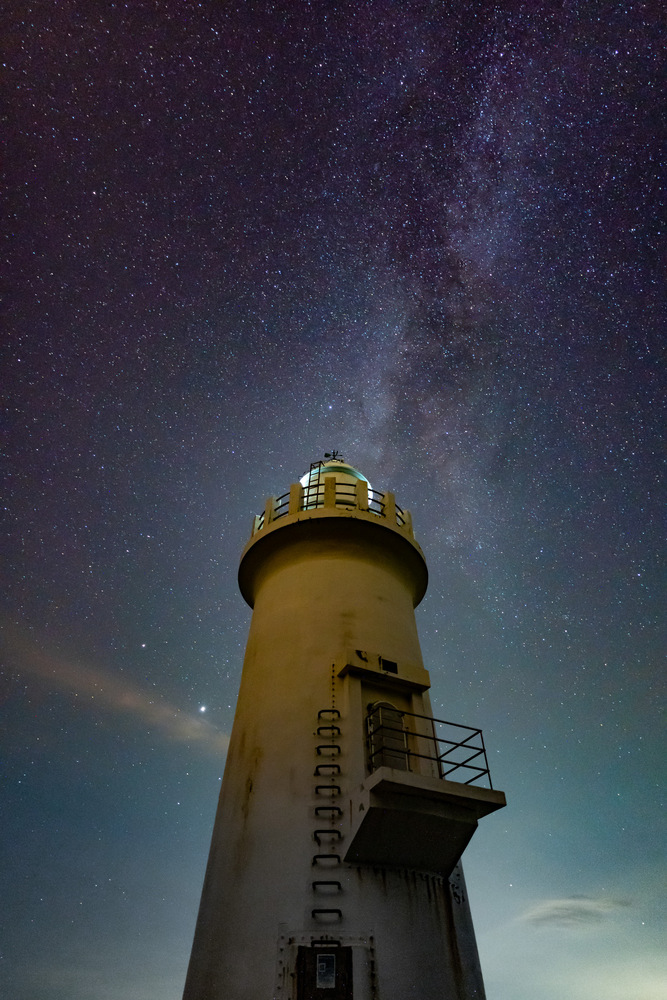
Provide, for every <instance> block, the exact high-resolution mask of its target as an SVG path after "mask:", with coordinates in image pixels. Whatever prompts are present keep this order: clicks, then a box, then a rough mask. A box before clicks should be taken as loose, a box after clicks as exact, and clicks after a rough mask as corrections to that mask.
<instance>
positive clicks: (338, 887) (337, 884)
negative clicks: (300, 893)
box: [313, 879, 343, 892]
mask: <svg viewBox="0 0 667 1000" xmlns="http://www.w3.org/2000/svg"><path fill="white" fill-rule="evenodd" d="M322 886H326V887H327V888H330V887H331V886H334V887H335V890H336V892H342V891H343V886H342V885H341V884H340V882H337V881H335V880H333V879H331V880H329V881H324V882H322V881H320V882H313V889H314V890H315V892H318V891H319V889H320V888H321V887H322Z"/></svg>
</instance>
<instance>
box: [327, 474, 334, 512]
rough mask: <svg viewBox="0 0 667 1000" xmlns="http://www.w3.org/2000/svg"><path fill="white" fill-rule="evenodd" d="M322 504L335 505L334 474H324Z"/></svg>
mask: <svg viewBox="0 0 667 1000" xmlns="http://www.w3.org/2000/svg"><path fill="white" fill-rule="evenodd" d="M324 506H325V507H335V506H336V477H335V476H325V477H324Z"/></svg>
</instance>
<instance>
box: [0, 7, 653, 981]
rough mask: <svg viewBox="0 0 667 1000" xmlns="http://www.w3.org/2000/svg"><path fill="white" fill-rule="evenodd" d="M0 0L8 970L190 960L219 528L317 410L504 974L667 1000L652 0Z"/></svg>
mask: <svg viewBox="0 0 667 1000" xmlns="http://www.w3.org/2000/svg"><path fill="white" fill-rule="evenodd" d="M9 8H10V17H9V18H8V19H7V25H6V29H5V32H4V35H5V59H4V62H5V70H4V73H5V82H6V88H5V92H6V94H7V96H8V101H7V108H8V114H7V125H6V129H7V134H8V136H9V139H10V155H9V157H8V159H7V161H6V164H5V173H4V191H5V195H6V198H5V203H6V208H7V213H6V219H7V220H8V223H7V224H6V228H5V233H4V235H5V239H4V241H3V242H4V247H5V252H4V254H3V258H4V263H3V271H4V274H5V280H4V285H5V295H4V305H3V330H5V331H6V334H5V335H3V338H2V345H3V346H2V350H3V368H2V371H3V375H2V387H3V396H4V399H5V404H6V406H5V414H6V420H5V422H4V430H3V437H4V448H3V452H4V458H3V466H4V475H3V479H4V482H5V484H6V489H5V491H4V502H3V526H4V530H3V540H4V545H3V549H4V559H3V565H4V570H3V579H2V592H3V598H4V600H3V605H2V612H1V615H0V625H1V626H2V633H3V656H2V668H1V669H2V673H1V675H0V681H1V687H0V715H1V718H2V726H3V736H2V746H3V752H2V777H3V781H2V792H1V795H2V800H3V801H2V804H1V805H0V810H1V813H2V817H3V818H2V825H1V827H0V841H1V845H2V857H3V868H2V884H1V886H0V892H1V895H2V899H3V906H2V911H1V915H0V921H1V922H2V925H3V926H2V930H1V933H0V939H1V940H2V958H1V959H0V984H1V987H2V992H3V995H5V996H7V997H11V998H12V1000H61V998H65V997H66V998H67V1000H158V998H159V1000H178V998H179V997H180V995H181V990H182V987H183V982H184V978H185V971H186V965H187V961H188V957H189V950H190V946H191V942H192V934H193V931H194V923H195V918H196V911H197V906H198V901H199V893H200V890H201V885H202V881H203V874H204V866H205V862H206V856H207V852H208V845H209V840H210V835H211V830H212V824H213V816H214V810H215V806H216V800H217V795H218V791H219V785H220V778H221V775H222V771H223V767H224V758H225V751H226V747H227V741H228V735H229V732H230V730H231V725H232V720H233V712H234V704H235V700H236V695H237V690H238V684H239V679H240V670H241V663H242V656H243V649H244V644H245V638H246V635H247V629H248V623H249V616H250V611H249V609H248V608H247V607H246V606H245V604H244V602H243V600H242V598H241V597H240V594H239V593H238V589H237V584H236V570H237V565H238V558H239V555H240V552H241V550H242V548H243V545H244V544H245V542H246V540H247V537H248V536H249V533H250V526H251V520H252V516H253V515H254V514H255V513H257V512H259V511H260V510H262V509H263V506H264V501H265V498H266V497H267V496H268V495H272V494H280V493H283V492H284V491H285V490H286V489H287V488H288V486H289V484H290V483H291V482H294V481H296V479H297V478H298V477H300V476H301V475H303V474H304V473H305V472H306V471H307V470H308V467H309V464H310V462H311V461H315V460H317V459H319V458H322V457H323V455H324V452H325V451H330V450H331V449H332V448H337V449H340V451H341V452H342V454H343V455H344V457H345V458H346V459H347V460H348V461H350V462H351V463H352V464H354V465H356V466H357V467H359V468H360V469H361V470H362V471H363V472H364V474H365V475H366V476H367V477H368V478H369V480H370V481H371V483H372V484H373V486H374V487H375V488H377V489H391V490H394V491H395V493H396V495H397V499H398V502H399V503H400V504H401V505H402V506H404V507H408V508H409V509H410V510H411V511H412V514H413V518H414V523H415V530H416V534H417V537H418V539H419V541H420V543H421V545H422V548H423V549H424V551H425V554H426V558H427V561H428V565H429V570H430V587H429V591H428V593H427V596H426V598H425V599H424V601H423V603H422V605H421V607H420V609H419V610H418V626H419V630H420V635H421V640H422V646H423V652H424V659H425V663H426V666H427V668H428V669H429V671H430V673H431V678H432V684H433V687H432V697H433V706H434V711H435V714H436V715H438V716H441V717H444V718H448V719H453V720H455V721H460V722H464V723H466V724H469V725H474V726H481V727H482V728H483V730H484V732H485V737H486V742H487V747H488V750H489V757H490V764H491V769H492V777H493V780H494V785H495V787H497V788H501V789H503V790H504V791H505V792H506V794H507V798H508V807H507V808H506V809H505V810H503V811H502V812H500V813H497V814H494V815H493V816H491V817H488V818H487V819H486V820H485V821H483V822H482V824H481V825H480V829H479V831H478V833H477V834H476V836H475V838H474V839H473V842H472V844H471V845H470V847H469V849H468V850H467V852H466V855H465V861H466V875H467V879H468V884H469V890H470V896H471V905H472V910H473V917H474V920H475V925H476V929H477V936H478V945H479V949H480V954H481V960H482V968H483V971H484V976H485V981H486V986H487V992H488V1000H562V998H563V997H567V998H568V1000H628V998H632V1000H664V998H665V997H666V996H667V993H666V992H665V987H664V981H665V979H664V977H665V975H666V974H667V970H666V968H665V962H664V958H663V957H662V953H661V942H662V940H663V939H664V931H665V927H664V917H662V916H661V907H660V901H661V896H662V894H663V893H664V883H665V868H664V840H665V826H664V819H663V816H664V812H663V806H664V795H662V792H663V791H664V784H663V783H662V780H661V779H662V778H664V768H662V760H663V757H662V755H661V752H660V751H661V728H660V727H661V708H662V705H663V704H664V693H665V692H664V686H663V684H662V679H661V678H662V674H661V667H662V653H663V650H664V627H663V626H664V616H663V612H662V609H663V607H664V588H663V587H662V586H661V578H662V577H661V571H662V569H663V566H664V563H663V560H662V555H663V552H664V547H663V537H664V536H663V529H662V525H663V524H664V520H663V510H664V492H662V491H661V486H660V479H659V472H660V467H661V460H662V455H661V450H660V449H661V434H660V432H661V429H662V426H664V398H665V396H664V390H665V380H664V376H663V374H662V370H661V368H660V353H659V349H660V346H661V342H660V339H659V332H658V331H659V328H660V320H661V319H662V317H663V315H664V284H663V279H662V274H661V270H660V265H659V261H660V250H659V246H660V244H659V223H660V218H661V205H660V188H659V184H658V172H657V155H658V148H659V146H658V136H659V134H660V130H661V127H662V122H663V113H664V107H663V105H662V102H661V97H662V95H661V92H660V82H659V81H660V78H661V77H660V53H661V50H662V47H663V45H664V41H665V38H664V34H665V33H664V28H663V27H662V26H661V24H660V21H659V18H658V5H657V4H654V3H651V2H645V3H641V2H629V3H624V2H599V0H592V2H591V3H586V4H584V3H575V2H572V0H561V2H550V0H533V2H531V3H528V2H521V0H511V2H507V3H495V4H493V3H489V4H474V3H470V4H465V3H461V2H452V3H436V2H429V0H410V2H390V0H368V2H361V0H356V2H352V3H336V2H328V0H320V2H312V3H309V2H305V0H303V2H302V0H292V2H289V3H285V2H282V3H269V2H263V3H255V2H245V3H236V4H235V3H224V4H223V3H220V2H212V0H202V2H201V3H195V2H176V0H132V2H128V3H118V2H116V3H111V2H102V0H85V2H84V0H61V2H59V3H58V4H51V3H46V2H27V0H26V2H19V0H15V2H11V3H10V5H9ZM661 769H662V774H661ZM661 795H662V797H661Z"/></svg>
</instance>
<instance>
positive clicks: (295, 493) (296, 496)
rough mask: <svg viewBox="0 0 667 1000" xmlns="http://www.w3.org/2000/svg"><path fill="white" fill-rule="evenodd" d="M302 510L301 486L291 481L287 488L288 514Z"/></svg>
mask: <svg viewBox="0 0 667 1000" xmlns="http://www.w3.org/2000/svg"><path fill="white" fill-rule="evenodd" d="M300 510H303V486H302V485H301V483H292V485H291V486H290V488H289V507H288V509H287V513H288V514H297V513H298V512H299V511H300Z"/></svg>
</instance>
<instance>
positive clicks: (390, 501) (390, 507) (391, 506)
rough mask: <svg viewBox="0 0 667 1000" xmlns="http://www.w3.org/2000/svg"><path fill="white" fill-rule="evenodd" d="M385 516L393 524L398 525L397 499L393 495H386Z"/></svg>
mask: <svg viewBox="0 0 667 1000" xmlns="http://www.w3.org/2000/svg"><path fill="white" fill-rule="evenodd" d="M384 516H385V517H386V518H387V520H388V521H391V523H392V524H396V497H395V496H394V494H393V493H385V495H384Z"/></svg>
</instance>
